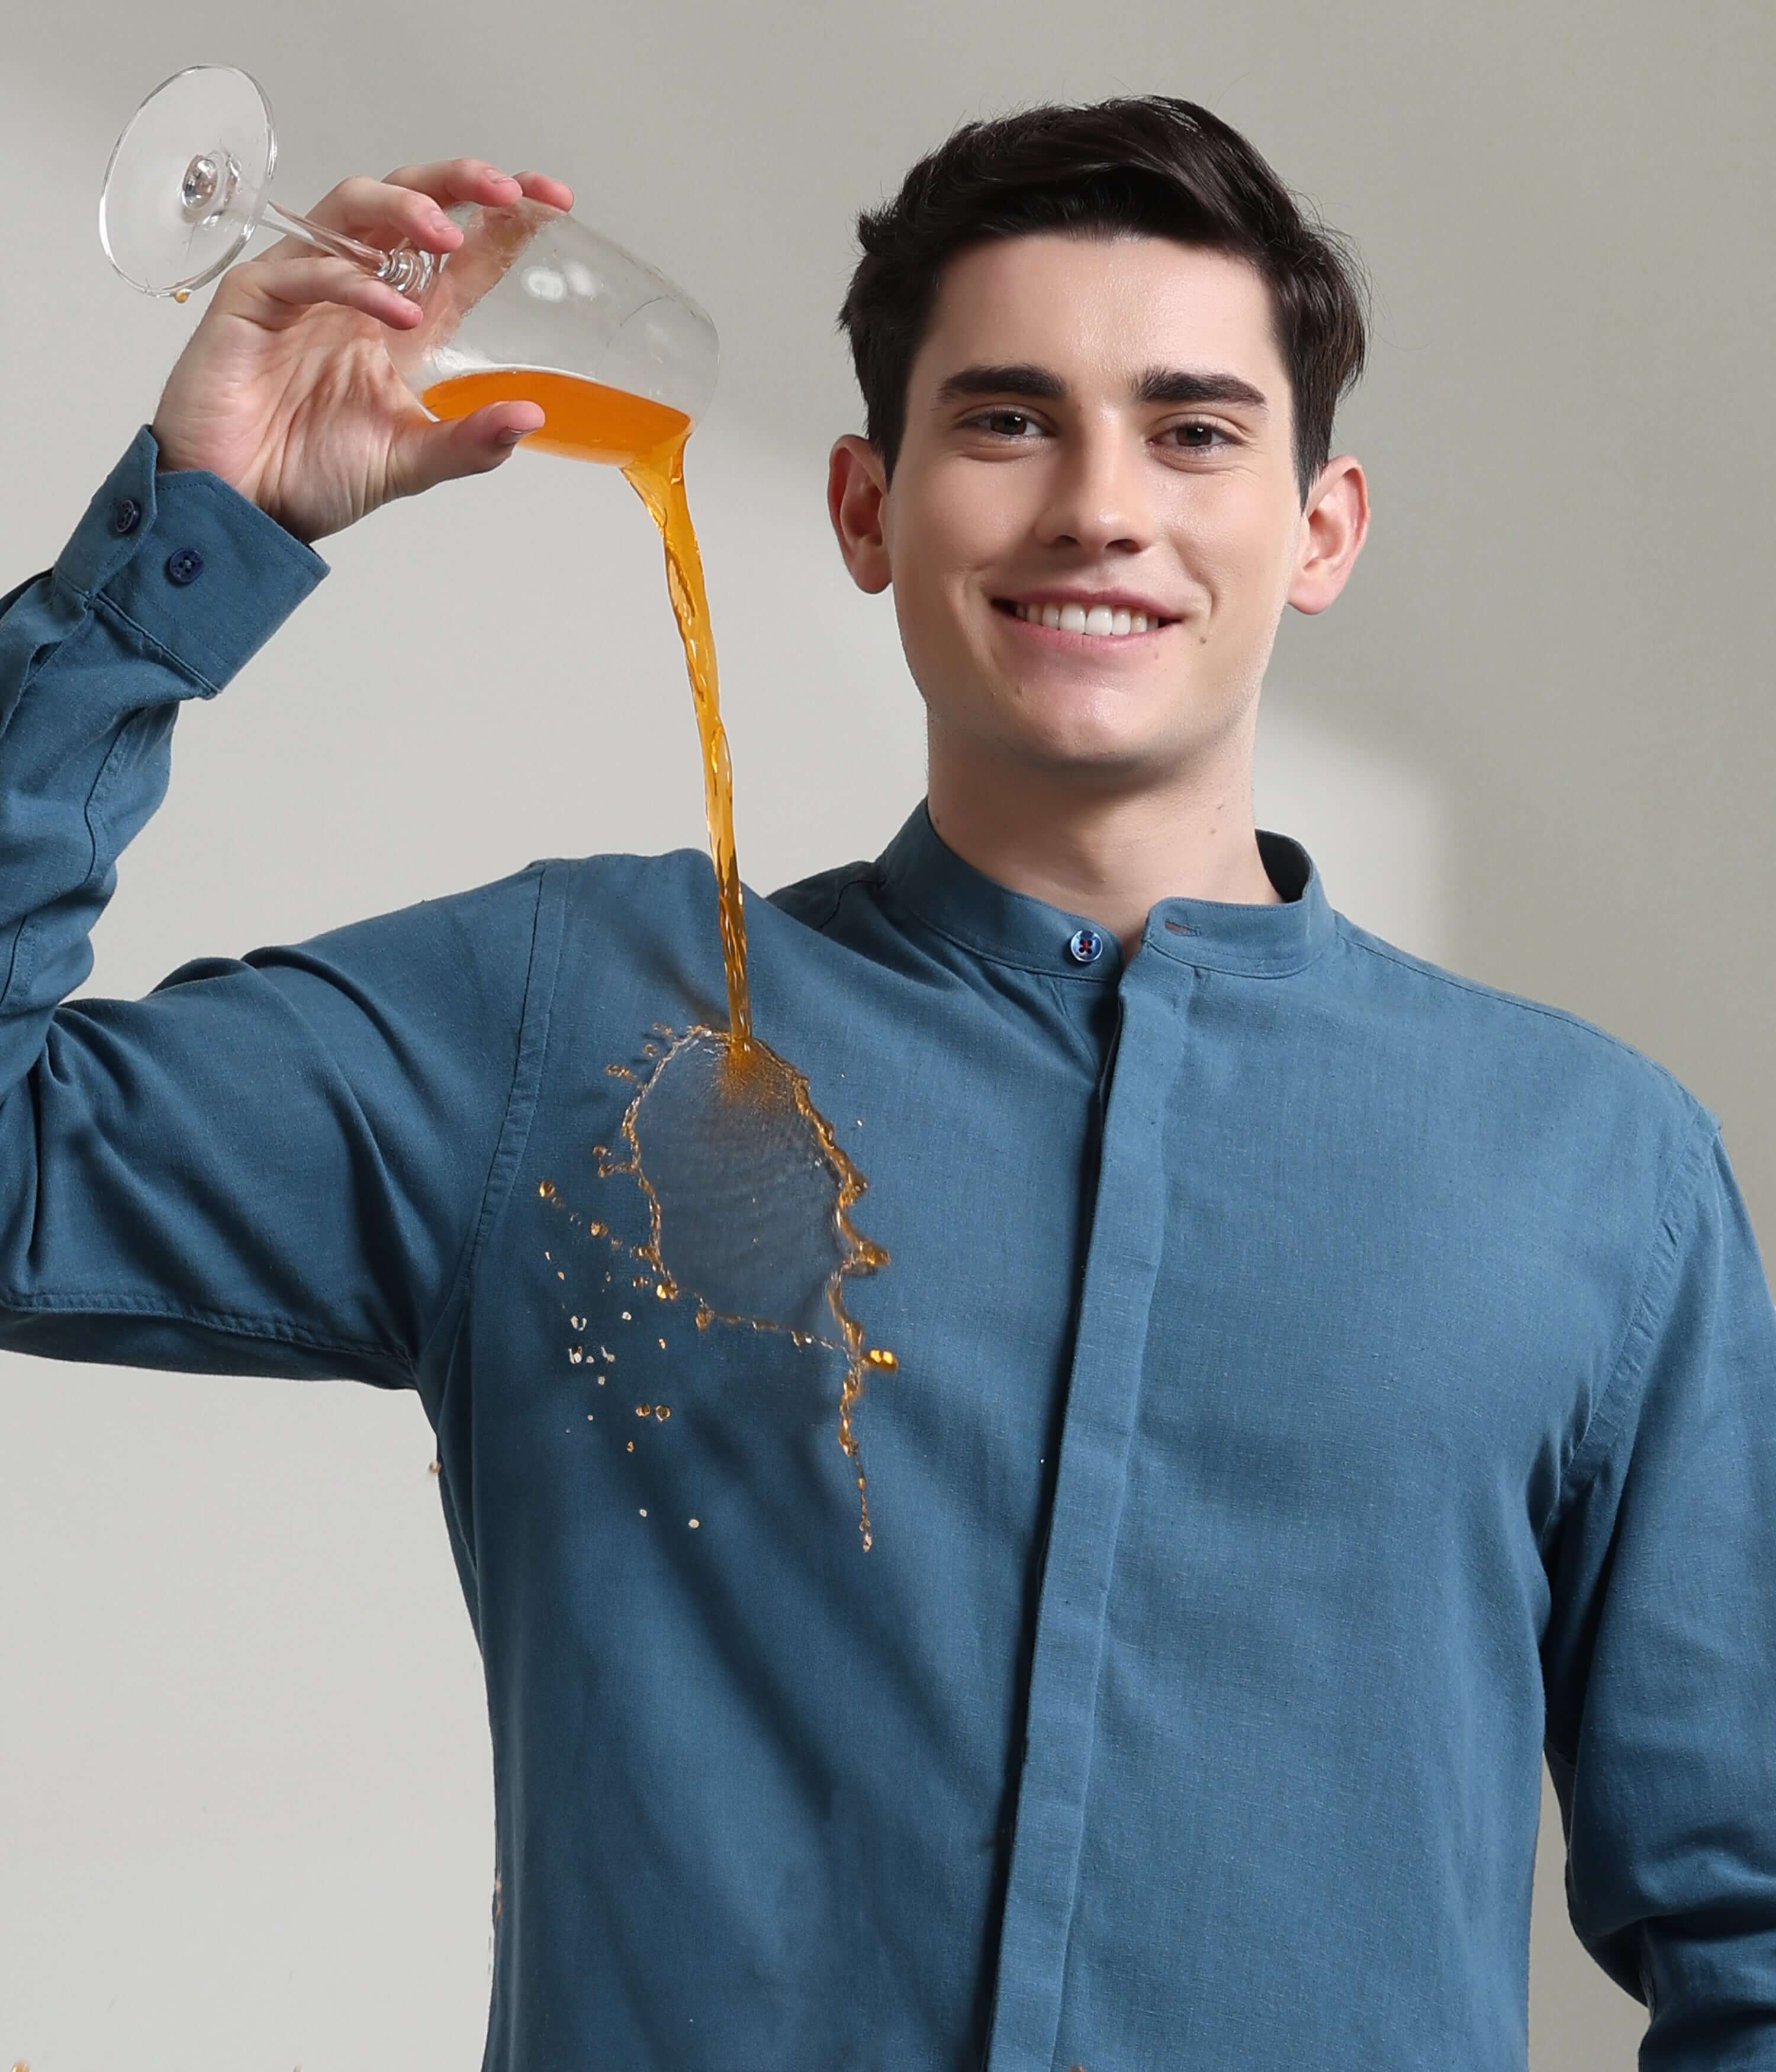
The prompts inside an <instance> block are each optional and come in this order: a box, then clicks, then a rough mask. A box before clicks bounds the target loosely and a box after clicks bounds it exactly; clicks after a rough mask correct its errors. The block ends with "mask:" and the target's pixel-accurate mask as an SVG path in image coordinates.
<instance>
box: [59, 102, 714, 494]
mask: <svg viewBox="0 0 1776 2072" xmlns="http://www.w3.org/2000/svg"><path fill="white" fill-rule="evenodd" d="M276 162H277V138H276V133H275V131H274V129H273V123H272V117H271V109H270V105H269V101H267V100H266V97H265V93H264V91H263V89H262V88H261V87H260V86H259V84H257V81H256V80H253V79H252V78H251V77H250V76H249V75H248V74H247V73H245V72H240V71H236V70H235V69H233V68H231V67H228V66H224V65H194V66H191V67H190V68H187V70H185V71H183V72H178V73H175V75H174V76H173V77H172V78H171V79H169V80H166V81H164V82H163V83H162V84H161V85H160V86H158V87H157V88H155V90H154V93H151V94H150V96H149V97H148V98H147V99H146V101H143V103H142V105H141V107H140V108H139V109H137V111H136V113H135V114H134V117H132V118H131V120H130V121H129V124H128V125H127V126H126V127H125V129H124V131H123V134H121V136H120V137H119V138H118V139H117V144H116V146H115V147H114V149H113V151H112V154H111V162H110V164H109V166H108V167H107V169H106V172H105V188H104V191H103V193H102V195H101V198H100V202H99V234H100V237H101V241H102V242H103V244H104V246H105V253H106V254H107V256H108V257H109V259H110V261H111V262H112V264H113V265H114V266H115V267H116V268H117V271H118V272H119V273H121V275H122V276H123V277H124V278H125V280H126V281H128V282H129V283H130V285H131V286H134V287H137V288H139V289H141V290H142V291H143V292H144V293H145V294H152V295H171V296H175V297H176V298H178V299H179V300H181V301H183V299H184V298H185V297H186V296H187V295H188V294H190V293H191V290H193V289H194V288H197V287H201V286H203V285H204V284H205V283H206V282H210V281H213V280H214V279H215V278H216V276H217V275H218V274H220V273H222V272H223V271H224V269H226V268H227V267H228V266H229V265H231V264H232V262H233V261H235V260H236V258H238V257H240V254H241V253H242V252H243V251H244V250H245V248H246V245H247V244H248V241H249V239H250V238H251V237H252V236H253V232H255V231H256V230H257V229H259V228H261V226H266V227H275V228H279V229H282V230H283V231H284V232H286V233H287V234H288V235H289V236H290V237H292V238H294V239H297V240H300V241H302V243H304V244H307V245H312V246H315V247H316V248H317V249H319V250H321V251H323V252H325V253H331V254H332V255H333V256H334V257H338V258H343V259H348V260H350V261H352V262H353V263H354V264H355V265H357V266H359V267H360V268H361V269H362V270H363V271H364V273H367V274H368V275H369V276H371V277H372V278H374V279H376V280H379V281H381V282H385V283H386V284H387V285H388V286H390V287H392V288H393V289H395V290H397V292H399V293H400V294H402V295H404V296H405V297H407V298H409V300H411V301H413V302H414V303H415V304H417V307H418V309H419V310H420V315H421V321H420V322H419V323H417V325H413V326H410V327H409V328H408V329H407V330H406V331H399V332H397V331H393V330H392V329H391V330H388V331H385V333H384V343H385V346H386V349H387V351H388V353H389V358H390V360H392V361H393V364H394V365H395V366H396V368H397V369H398V371H399V372H400V374H401V378H402V379H403V380H404V381H405V383H406V384H407V386H408V387H409V389H411V390H412V392H413V394H414V395H415V396H416V397H418V398H419V399H420V401H421V402H422V403H423V404H424V405H425V406H426V409H428V410H429V411H430V413H432V415H433V416H434V417H440V418H449V417H464V416H467V414H468V413H469V412H470V411H471V410H475V409H479V408H480V407H481V406H482V405H484V404H487V403H493V402H498V401H510V400H520V399H521V400H523V401H533V402H536V403H537V404H539V405H541V407H542V409H544V411H545V413H546V417H547V421H546V423H545V426H544V427H543V429H542V430H541V431H538V432H534V433H532V434H529V435H528V437H527V438H526V439H525V441H524V443H525V444H526V445H529V446H537V447H540V448H541V449H543V450H545V451H549V452H554V453H561V454H569V455H572V456H574V457H575V458H581V459H588V460H602V461H606V462H610V463H613V464H615V465H616V466H618V467H627V465H629V464H631V463H633V462H635V460H637V459H639V458H643V457H644V456H645V455H647V454H651V453H655V452H658V451H659V450H660V449H661V448H663V447H664V446H671V445H673V444H678V443H681V442H682V440H683V438H685V436H687V435H688V434H689V430H690V428H691V426H693V424H695V422H696V421H697V419H698V418H699V417H701V415H702V413H703V412H704V411H705V409H707V407H708V405H709V398H710V397H711V396H712V394H713V392H714V388H715V376H716V365H717V343H716V335H715V327H714V326H713V324H712V323H710V321H709V317H708V316H707V315H705V313H704V311H703V310H701V309H700V308H699V307H698V306H697V304H696V303H695V302H693V301H692V300H691V298H689V296H688V295H687V294H685V292H684V291H683V290H681V289H680V288H678V287H676V286H674V285H673V284H672V282H670V281H668V279H666V277H664V275H663V274H661V273H659V272H658V271H657V270H656V269H654V268H653V267H652V266H650V265H648V264H647V263H646V262H645V261H643V260H640V259H638V258H637V257H635V255H634V254H633V253H630V252H627V251H625V250H624V249H623V247H622V246H620V245H616V244H615V243H613V242H612V240H611V239H609V238H607V237H605V236H602V234H601V233H600V232H598V231H595V230H594V229H592V228H590V227H589V226H588V225H587V224H583V223H582V222H580V221H579V220H578V219H577V218H576V217H574V216H569V215H568V214H567V213H566V212H565V211H563V210H561V209H558V208H551V207H550V206H549V204H548V203H545V202H542V201H539V200H536V199H530V198H525V199H521V200H520V201H519V202H518V203H516V204H514V205H513V206H511V207H509V208H497V207H489V206H487V205H486V204H485V203H478V202H463V203H458V204H457V205H456V206H454V208H449V209H447V210H446V212H445V213H446V215H447V216H449V218H450V220H452V221H454V222H455V223H456V224H458V225H459V226H460V227H461V228H462V230H463V243H462V244H461V245H459V246H458V248H457V249H455V250H454V251H453V252H447V253H441V254H440V253H430V252H426V251H423V250H421V249H417V248H416V247H415V246H413V245H411V244H409V243H407V242H405V241H403V242H401V243H400V244H397V245H396V246H395V247H394V248H393V249H392V250H386V251H385V250H382V249H378V248H377V247H376V246H375V245H367V244H364V243H361V242H360V241H359V240H357V239H356V238H352V237H348V236H345V235H344V234H343V232H339V231H338V230H335V229H332V228H328V227H327V226H326V225H324V224H319V223H317V222H315V221H313V220H311V219H310V218H309V217H306V216H294V215H291V214H290V213H288V212H286V211H285V210H283V209H281V208H278V207H277V204H276V203H274V202H273V200H272V199H271V178H272V172H273V167H274V166H275V165H276Z"/></svg>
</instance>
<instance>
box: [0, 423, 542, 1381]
mask: <svg viewBox="0 0 1776 2072" xmlns="http://www.w3.org/2000/svg"><path fill="white" fill-rule="evenodd" d="M155 458H156V453H155V447H154V440H153V437H152V434H150V432H148V431H147V430H146V428H145V429H144V430H143V431H142V433H141V434H138V438H137V440H136V441H135V442H134V445H133V446H132V447H131V448H130V450H129V453H128V454H126V455H125V458H124V460H123V462H122V463H120V465H119V467H118V468H117V471H114V473H113V476H112V478H111V479H110V480H109V482H108V483H106V485H105V487H104V488H103V489H102V490H101V491H100V493H99V495H97V497H96V498H95V499H94V500H93V504H92V505H91V507H90V508H88V512H87V514H86V516H85V517H84V519H83V520H81V522H80V526H79V527H78V528H76V532H75V534H74V536H73V538H72V540H71V541H70V542H69V545H68V549H66V550H65V551H64V554H63V555H62V557H60V560H59V561H57V563H56V567H55V568H54V569H52V570H51V571H50V572H49V573H48V574H46V575H44V576H42V577H39V578H34V579H33V581H32V582H30V583H27V584H26V585H23V586H21V587H20V589H19V590H15V591H14V592H13V593H12V594H11V595H10V598H7V599H6V600H5V602H4V604H3V606H0V613H3V615H0V1346H12V1347H14V1348H17V1349H18V1350H23V1351H26V1352H31V1353H35V1354H40V1355H47V1356H49V1357H51V1358H54V1359H74V1360H97V1361H105V1362H108V1363H116V1364H121V1365H125V1366H135V1367H166V1368H175V1369H180V1370H184V1371H193V1372H218V1373H228V1374H274V1375H291V1376H308V1377H316V1378H319V1377H323V1376H340V1377H348V1378H356V1379H364V1380H368V1381H371V1382H373V1383H379V1384H381V1385H384V1386H389V1387H399V1386H406V1385H409V1384H411V1383H414V1382H415V1380H416V1379H417V1367H418V1365H419V1363H420V1362H421V1358H422V1355H423V1354H424V1352H425V1350H426V1346H427V1345H428V1344H429V1343H430V1342H431V1341H432V1340H433V1339H434V1338H436V1337H437V1336H438V1334H440V1332H441V1331H442V1330H443V1329H444V1328H445V1327H446V1324H447V1321H448V1319H449V1318H450V1315H451V1314H452V1313H454V1309H455V1308H456V1305H457V1304H458V1301H459V1298H460V1297H461V1295H462V1293H463V1288H464V1285H465V1282H466V1278H467V1273H468V1271H469V1268H470V1264H471V1256H472V1254H473V1251H474V1248H475V1241H476V1238H477V1235H478V1233H479V1230H480V1228H481V1227H482V1225H483V1219H484V1217H485V1216H486V1215H487V1214H488V1213H490V1212H491V1207H492V1204H493V1201H494V1198H495V1195H496V1194H497V1191H498V1188H499V1186H500V1183H501V1181H502V1178H503V1177H504V1176H505V1175H507V1174H509V1170H510V1167H511V1165H512V1162H513V1157H514V1155H515V1154H514V1153H513V1149H512V1117H513V1109H514V1101H515V1092H516V1089H517V1087H518V1082H519V1065H520V1055H521V1054H523V1053H524V1042H525V1030H526V1026H527V1024H526V1015H527V1010H528V1006H529V1005H530V1003H531V1001H532V997H533V996H532V976H533V964H534V963H535V960H536V957H537V943H538V939H539V938H538V930H539V917H540V916H541V915H542V913H543V911H544V902H543V887H544V885H545V880H546V879H547V877H548V872H547V867H546V865H541V864H537V865H531V866H530V867H529V868H528V870H524V871H521V872H519V873H516V874H514V875H513V876H512V877H511V878H506V879H503V880H501V881H500V882H499V883H497V884H495V885H491V886H482V887H480V888H479V889H478V890H474V891H471V892H466V893H462V894H455V895H454V896H452V897H450V898H442V899H436V900H428V901H425V902H421V904H419V905H418V906H413V907H409V908H407V909H405V911H401V912H400V913H395V914H389V915H382V916H380V917H379V918H377V919H372V920H368V921H363V922H359V923H355V924H354V925H352V926H351V927H345V928H341V929H339V930H336V931H332V932H331V933H328V934H327V935H321V936H319V937H317V938H315V939H313V940H311V941H309V942H306V943H301V944H298V945H294V946H290V947H280V948H268V949H261V950H257V951H254V952H252V953H251V954H250V955H249V956H245V957H243V958H216V959H209V960H203V961H200V962H197V963H193V964H187V965H184V966H183V967H182V968H180V969H179V970H178V971H176V972H174V973H173V974H172V975H171V977H169V978H167V979H166V980H164V981H163V982H162V984H161V985H159V986H158V987H157V988H156V989H154V992H153V993H150V994H149V995H148V996H147V997H146V998H145V999H142V1000H138V1001H119V1000H105V999H97V998H91V997H87V998H83V999H81V1000H80V1001H73V1002H70V1001H68V1000H67V999H66V996H67V995H68V993H70V992H71V991H72V989H74V988H75V987H76V985H79V984H80V982H81V980H84V978H85V976H87V974H88V972H89V971H90V970H91V968H92V964H93V956H92V951H91V948H90V946H89V943H88V931H89V930H90V928H91V927H92V925H93V922H94V920H95V919H97V916H98V915H99V914H100V913H101V911H103V909H104V906H105V902H106V900H107V899H108V898H109V896H110V893H111V890H112V888H113V886H114V884H115V882H116V869H115V865H116V859H117V855H118V853H119V852H120V851H121V849H123V847H124V846H125V844H126V843H127V842H128V841H129V840H130V839H131V837H133V836H134V834H135V833H137V831H138V829H139V828H141V827H142V824H144V823H145V822H146V820H147V819H148V817H149V816H150V814H151V813H152V812H154V808H155V807H156V806H157V805H158V804H159V802H160V800H161V798H162V796H163V795H164V792H165V791H166V783H167V776H168V771H169V767H170V763H169V749H170V736H171V730H172V725H173V722H174V718H175V715H176V713H177V711H178V709H179V705H180V704H181V703H183V701H185V700H187V699H189V698H191V697H198V698H204V697H212V696H213V695H215V694H216V692H217V691H218V690H220V689H221V688H222V687H223V686H224V685H225V684H226V683H227V682H228V680H229V678H230V677H231V676H233V675H234V674H235V673H236V672H237V671H238V669H239V668H240V666H241V665H242V664H243V663H244V662H245V660H247V659H248V658H249V656H251V655H252V654H253V652H256V651H257V648H258V647H259V646H261V644H262V643H263V642H264V641H265V639H268V638H269V635H270V634H271V632H272V631H274V630H275V628H276V627H277V625H278V624H280V623H282V619H284V618H285V617H286V616H287V615H288V614H289V612H290V611H292V610H294V607H295V606H296V604H298V602H301V600H302V598H303V597H305V596H306V594H308V592H309V590H311V589H312V588H313V586H314V585H315V582H318V581H319V578H320V577H321V576H322V575H323V574H325V573H326V568H325V565H324V564H323V563H322V562H320V561H319V557H316V556H315V554H314V553H312V550H311V549H308V548H306V547H305V546H304V545H302V543H301V542H300V541H297V540H295V539H294V537H292V536H291V535H290V534H289V533H287V532H284V530H283V528H282V527H280V526H278V525H277V524H276V523H275V522H274V521H273V520H271V519H270V518H269V517H268V516H266V515H265V513H264V512H261V511H259V510H258V509H257V507H255V506H254V505H253V504H250V503H249V501H248V500H246V499H245V498H243V497H241V496H240V495H237V494H236V492H235V491H233V490H232V489H231V488H229V487H228V485H227V484H226V483H223V482H222V481H221V480H220V479H219V478H217V477H216V476H215V475H209V474H208V473H205V472H203V471H191V472H189V473H184V472H181V473H174V474H167V475H158V476H157V475H156V474H155V471H154V461H155Z"/></svg>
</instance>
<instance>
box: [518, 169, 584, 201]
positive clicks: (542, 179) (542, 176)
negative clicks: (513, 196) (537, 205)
mask: <svg viewBox="0 0 1776 2072" xmlns="http://www.w3.org/2000/svg"><path fill="white" fill-rule="evenodd" d="M515 177H516V179H517V182H518V184H519V186H520V187H522V188H523V189H524V192H525V194H526V195H527V196H528V198H529V199H531V200H532V201H546V202H547V203H549V207H550V208H572V207H573V206H574V190H573V189H572V187H569V185H568V184H567V183H566V181H565V180H552V179H550V178H549V175H548V174H547V173H519V174H517V175H516V176H515Z"/></svg>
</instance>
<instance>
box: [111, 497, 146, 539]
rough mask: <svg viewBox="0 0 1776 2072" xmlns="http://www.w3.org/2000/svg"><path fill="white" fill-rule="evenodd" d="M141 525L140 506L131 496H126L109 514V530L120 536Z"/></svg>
mask: <svg viewBox="0 0 1776 2072" xmlns="http://www.w3.org/2000/svg"><path fill="white" fill-rule="evenodd" d="M141 523H142V506H141V505H140V504H138V503H137V501H136V500H135V499H134V497H133V496H126V497H125V499H124V500H123V501H122V502H121V504H119V505H118V506H117V509H116V510H115V511H113V512H112V513H111V529H112V531H113V532H115V533H117V534H118V535H119V536H120V537H121V535H122V534H124V533H125V532H134V531H135V529H136V528H137V526H138V525H139V524H141Z"/></svg>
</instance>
